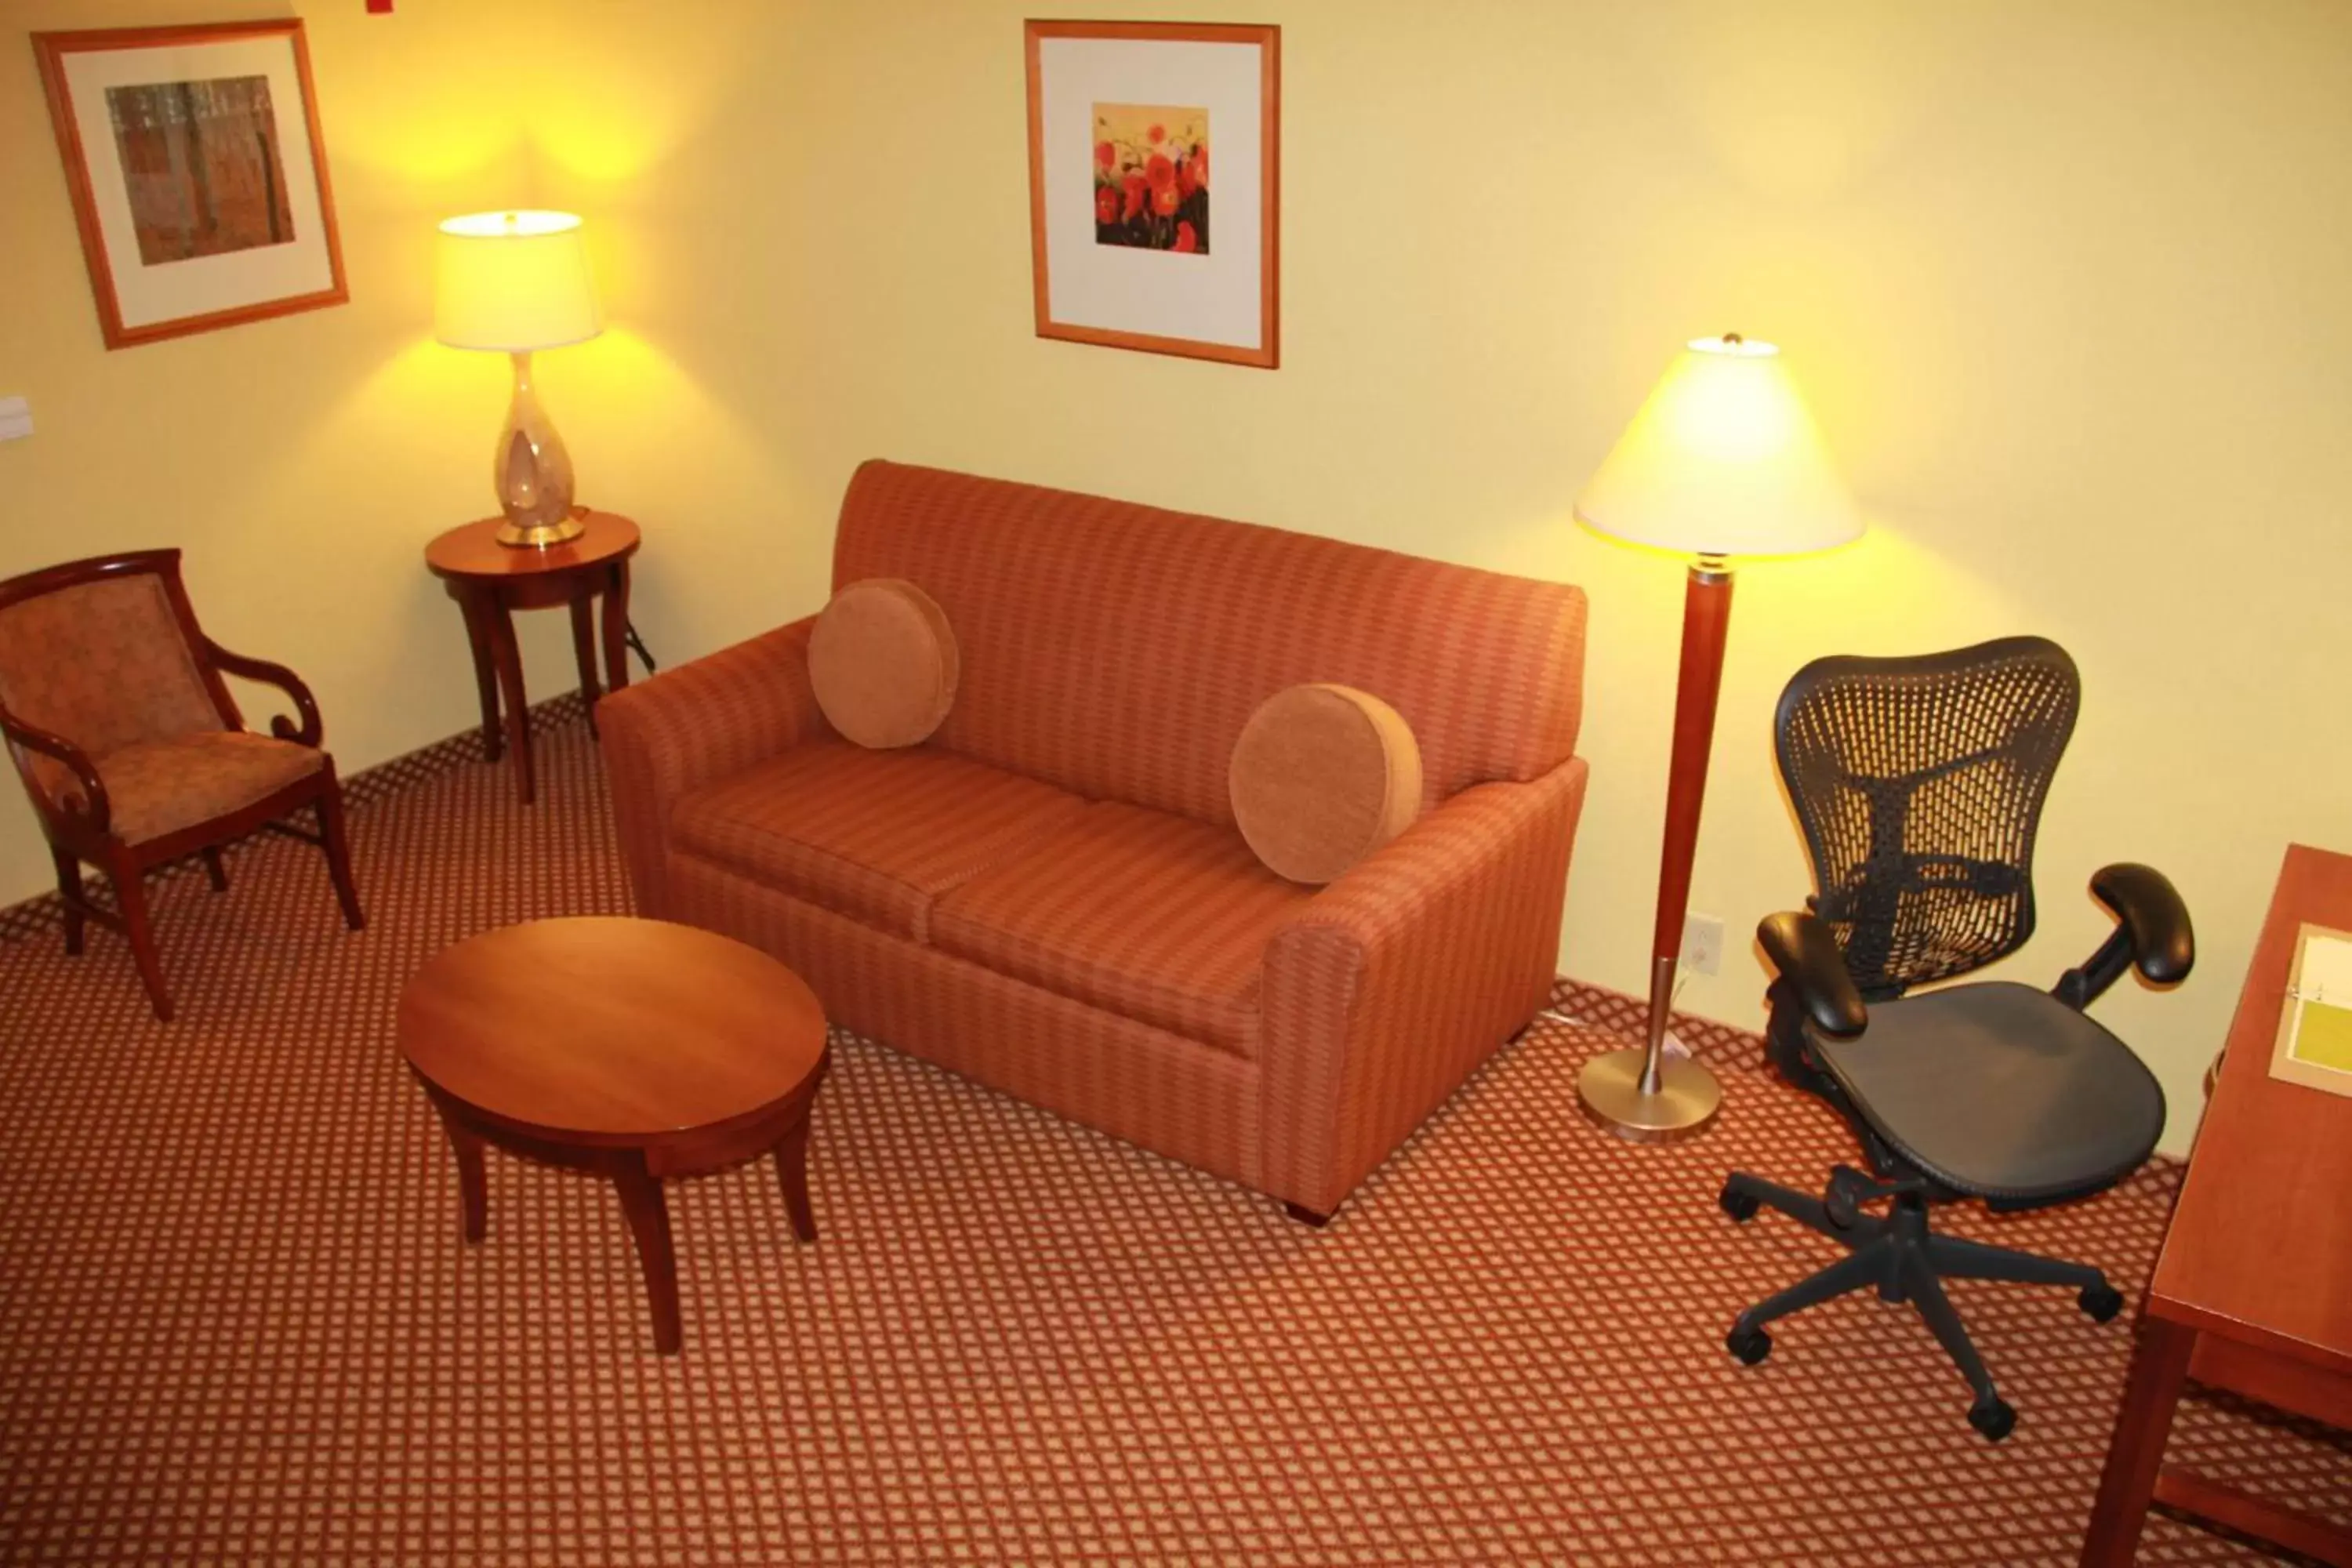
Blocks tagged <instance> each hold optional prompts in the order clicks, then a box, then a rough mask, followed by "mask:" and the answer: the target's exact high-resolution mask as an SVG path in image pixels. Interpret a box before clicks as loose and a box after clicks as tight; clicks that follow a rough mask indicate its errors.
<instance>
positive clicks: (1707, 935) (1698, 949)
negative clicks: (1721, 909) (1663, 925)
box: [1683, 915, 1723, 974]
mask: <svg viewBox="0 0 2352 1568" xmlns="http://www.w3.org/2000/svg"><path fill="white" fill-rule="evenodd" d="M1683 967H1684V968H1685V969H1687V970H1690V971H1691V972H1692V973H1696V974H1714V973H1717V972H1719V971H1720V970H1721V969H1722V968H1723V917H1722V916H1720V915H1691V916H1688V917H1686V918H1685V920H1684V921H1683Z"/></svg>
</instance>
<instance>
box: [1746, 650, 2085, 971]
mask: <svg viewBox="0 0 2352 1568" xmlns="http://www.w3.org/2000/svg"><path fill="white" fill-rule="evenodd" d="M2081 700H2082V685H2081V681H2080V680H2079V679H2078V678H2077V677H2076V675H2075V672H2074V660H2073V659H2072V658H2068V657H2067V655H2066V650H2065V649H2063V648H2062V647H2059V646H2058V645H2057V644H2055V643H2053V642H2050V641H2048V640H2046V639H2044V638H2042V637H2003V638H2000V640H1998V641H1994V642H1989V643H1980V644H1979V645H1978V646H1977V647H1967V648H1958V649H1955V650H1954V651H1952V652H1949V653H1937V654H1927V655H1922V656H1920V657H1916V658H1823V659H1816V660H1815V661H1814V662H1812V663H1811V664H1809V665H1807V666H1806V667H1805V668H1802V669H1801V670H1799V671H1798V672H1797V675H1796V678H1795V679H1792V680H1790V682H1789V687H1788V689H1787V690H1785V691H1783V692H1782V693H1781V694H1780V710H1779V713H1778V715H1777V718H1776V721H1775V722H1776V728H1777V731H1778V737H1777V749H1778V751H1779V753H1780V777H1781V779H1782V780H1783V781H1784V782H1785V783H1786V784H1787V785H1788V788H1789V796H1790V801H1791V802H1792V803H1794V805H1795V806H1796V809H1797V816H1798V820H1799V822H1800V823H1801V825H1802V826H1803V828H1804V833H1805V844H1806V847H1807V849H1808V850H1809V851H1810V852H1811V856H1812V861H1813V879H1814V882H1815V884H1816V886H1818V887H1819V889H1821V890H1820V892H1819V893H1818V894H1817V895H1816V897H1815V898H1814V899H1813V900H1811V903H1812V907H1813V909H1814V910H1815V912H1817V913H1818V914H1819V915H1820V916H1821V917H1822V920H1824V921H1827V922H1829V925H1830V927H1831V929H1832V931H1835V932H1836V934H1837V938H1838V941H1839V942H1840V944H1841V945H1842V946H1843V948H1844V950H1845V962H1846V968H1847V969H1848V970H1849V971H1850V972H1851V973H1853V979H1854V984H1855V985H1856V986H1857V987H1858V988H1859V989H1860V990H1861V992H1862V994H1863V995H1864V998H1865V999H1866V1000H1872V1001H1883V1000H1885V999H1886V998H1888V997H1892V996H1899V995H1901V994H1903V992H1904V991H1905V990H1906V989H1907V988H1908V987H1910V986H1914V985H1919V984H1925V983H1927V982H1928V981H1931V980H1940V979H1943V978H1945V977H1946V976H1948V975H1953V974H1962V973H1967V972H1968V971H1969V970H1971V969H1976V968H1979V967H1980V966H1981V965H1984V964H1987V963H1991V962H1992V961H1993V960H1995V959H1997V958H2000V957H2001V956H2003V955H2004V954H2007V953H2010V952H2015V951H2016V950H2017V949H2018V948H2019V947H2020V946H2021V945H2023V943H2024V942H2025V939H2026V938H2027V937H2029V936H2031V935H2032V934H2033V836H2034V831H2035V829H2036V827H2037V826H2039V824H2040V822H2041V819H2042V802H2043V800H2044V799H2046V798H2047V797H2048V795H2049V793H2050V781H2051V777H2052V775H2053V773H2056V772H2057V769H2058V759H2059V756H2060V755H2061V754H2062V753H2063V752H2064V751H2065V749H2066V742H2067V739H2068V737H2069V736H2071V735H2072V734H2073V733H2074V714H2075V710H2077V708H2079V707H2080V705H2081Z"/></svg>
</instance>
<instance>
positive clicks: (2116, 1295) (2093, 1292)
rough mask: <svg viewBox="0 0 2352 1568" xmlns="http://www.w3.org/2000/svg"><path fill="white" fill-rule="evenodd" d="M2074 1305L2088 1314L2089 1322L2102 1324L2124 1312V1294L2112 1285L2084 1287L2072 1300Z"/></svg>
mask: <svg viewBox="0 0 2352 1568" xmlns="http://www.w3.org/2000/svg"><path fill="white" fill-rule="evenodd" d="M2074 1305H2076V1306H2078V1307H2080V1308H2082V1309H2083V1310H2084V1311H2085V1312H2087V1313H2089V1314H2090V1317H2091V1321H2093V1322H2095V1323H2104V1322H2107V1321H2112V1320H2113V1319H2114V1317H2115V1315H2116V1313H2117V1312H2120V1311H2122V1310H2124V1293H2123V1292H2122V1291H2120V1290H2118V1289H2116V1288H2115V1287H2114V1286H2112V1285H2085V1286H2084V1287H2083V1293H2082V1294H2081V1295H2079V1296H2077V1297H2075V1298H2074Z"/></svg>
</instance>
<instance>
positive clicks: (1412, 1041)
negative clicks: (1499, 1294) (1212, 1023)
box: [1259, 758, 1589, 1214]
mask: <svg viewBox="0 0 2352 1568" xmlns="http://www.w3.org/2000/svg"><path fill="white" fill-rule="evenodd" d="M1588 773H1589V770H1588V769H1587V767H1586V765H1585V763H1584V761H1583V759H1581V758H1571V759H1570V760H1569V761H1568V762H1566V763H1562V764H1561V765H1560V766H1559V767H1557V768H1555V769H1553V770H1552V771H1551V772H1550V773H1546V774H1544V775H1543V776H1542V777H1540V778H1538V779H1535V780H1533V781H1531V782H1529V783H1526V784H1476V785H1474V786H1472V787H1471V788H1469V789H1465V790H1464V791H1463V792H1462V793H1460V794H1459V795H1454V797H1453V798H1452V799H1450V800H1448V801H1446V802H1445V803H1444V804H1443V805H1440V806H1439V807H1438V808H1437V809H1436V810H1434V811H1433V812H1431V813H1429V814H1428V815H1427V816H1424V817H1423V818H1422V819H1421V820H1420V821H1419V822H1417V823H1415V824H1414V825H1413V826H1412V827H1410V828H1408V829H1406V830H1405V831H1404V832H1403V833H1402V834H1400V835H1399V836H1398V837H1395V838H1394V839H1392V840H1391V841H1390V842H1389V843H1388V844H1387V845H1385V846H1383V847H1381V849H1380V850H1378V851H1377V852H1375V853H1374V854H1372V855H1370V857H1368V858H1366V859H1365V860H1364V861H1363V863H1362V864H1360V865H1359V866H1357V867H1356V868H1354V869H1353V870H1351V871H1349V873H1348V874H1347V875H1346V876H1344V877H1341V878H1340V879H1339V880H1338V881H1336V882H1333V883H1332V884H1331V885H1330V886H1329V887H1328V888H1326V889H1323V891H1322V892H1320V893H1318V894H1317V895H1316V896H1315V897H1314V898H1313V899H1312V900H1308V902H1307V905H1306V907H1305V908H1304V909H1302V910H1300V911H1299V913H1298V914H1297V917H1296V918H1295V919H1293V920H1292V921H1290V922H1289V923H1288V924H1287V925H1286V926H1284V927H1283V929H1282V930H1280V931H1276V933H1275V935H1274V938H1273V940H1272V942H1270V943H1269V944H1268V946H1267V949H1266V957H1265V974H1264V978H1263V981H1262V987H1263V988H1262V991H1261V994H1260V1006H1261V1008H1262V1016H1263V1025H1264V1035H1263V1038H1262V1043H1261V1050H1260V1057H1259V1070H1260V1077H1261V1084H1262V1087H1261V1089H1260V1093H1261V1095H1262V1097H1263V1100H1262V1103H1261V1107H1260V1110H1261V1118H1260V1122H1261V1126H1262V1128H1263V1138H1264V1146H1263V1152H1262V1158H1263V1162H1264V1173H1265V1181H1264V1183H1263V1185H1264V1187H1265V1190H1266V1191H1268V1192H1270V1193H1273V1194H1276V1196H1279V1197H1282V1198H1285V1199H1286V1200H1288V1201H1289V1202H1291V1203H1294V1204H1297V1205H1299V1206H1300V1207H1302V1208H1306V1209H1308V1210H1311V1211H1313V1212H1315V1213H1318V1214H1328V1213H1330V1212H1331V1211H1332V1210H1333V1209H1334V1208H1336V1207H1337V1206H1338V1205H1339V1202H1340V1200H1341V1199H1343V1198H1344V1197H1346V1196H1347V1194H1348V1193H1349V1191H1350V1190H1351V1189H1352V1188H1354V1186H1355V1185H1356V1184H1357V1183H1358V1182H1360V1181H1361V1180H1362V1179H1363V1178H1364V1176H1366V1175H1367V1174H1368V1173H1370V1172H1371V1170H1372V1169H1373V1168H1374V1167H1375V1166H1377V1165H1378V1164H1379V1163H1381V1160H1383V1159H1385V1158H1386V1157H1387V1155H1388V1153H1389V1152H1390V1151H1391V1150H1392V1149H1394V1148H1395V1147H1396V1146H1397V1144H1399V1143H1401V1142H1403V1141H1404V1139H1405V1137H1406V1136H1407V1135H1408V1134H1409V1133H1411V1132H1412V1130H1413V1129H1414V1128H1415V1127H1417V1126H1419V1125H1420V1123H1421V1121H1422V1120H1423V1118H1424V1117H1426V1116H1427V1115H1428V1114H1429V1113H1430V1111H1432V1110H1434V1109H1436V1107H1437V1106H1438V1105H1439V1104H1440V1103H1441V1102H1443V1101H1444V1099H1445V1097H1446V1096H1448V1095H1449V1094H1451V1093H1453V1092H1454V1089H1455V1088H1456V1087H1458V1086H1459V1085H1460V1084H1461V1082H1462V1080H1463V1079H1465V1078H1467V1077H1469V1075H1470V1073H1471V1072H1472V1071H1473V1070H1474V1069H1475V1068H1476V1067H1477V1066H1478V1064H1479V1063H1481V1062H1483V1061H1485V1060H1486V1058H1487V1057H1488V1056H1489V1055H1491V1054H1492V1053H1493V1052H1494V1050H1495V1049H1496V1047H1498V1046H1500V1045H1502V1044H1503V1042H1504V1041H1506V1040H1507V1039H1508V1038H1509V1037H1511V1036H1512V1035H1514V1034H1516V1033H1517V1032H1518V1030H1519V1029H1521V1028H1522V1027H1524V1026H1526V1024H1527V1022H1528V1019H1530V1018H1532V1017H1533V1016H1535V1015H1536V1014H1537V1013H1538V1012H1540V1011H1541V1010H1542V1008H1543V1006H1544V1005H1545V1004H1546V1002H1547V1001H1548V1000H1549V997H1550V994H1551V984H1552V977H1553V975H1554V973H1556V972H1557V970H1558V968H1559V926H1560V917H1561V906H1562V902H1563V900H1564V897H1565V893H1566V889H1567V885H1568V861H1569V854H1570V849H1571V848H1572V847H1574V844H1575V839H1576V825H1577V819H1578V816H1579V815H1580V813H1581V812H1582V810H1583V805H1584V787H1585V781H1586V778H1587V776H1588Z"/></svg>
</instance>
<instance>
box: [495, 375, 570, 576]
mask: <svg viewBox="0 0 2352 1568" xmlns="http://www.w3.org/2000/svg"><path fill="white" fill-rule="evenodd" d="M490 481H491V483H492V484H494V485H496V486H497V487H498V492H499V510H500V511H502V512H504V513H506V515H507V521H506V522H505V524H504V525H503V526H501V527H500V528H499V531H498V536H497V537H498V542H499V543H500V544H510V545H513V546H515V547H517V548H518V549H538V550H544V549H546V548H547V547H548V546H549V545H551V544H562V543H563V542H565V541H567V540H572V539H577V538H579V537H580V536H581V535H582V534H583V533H585V532H587V531H588V525H587V524H586V523H585V522H583V521H581V520H582V519H583V518H584V517H586V516H587V515H588V509H587V508H585V507H582V506H574V505H573V504H572V495H573V493H574V488H573V484H572V454H571V453H570V452H569V451H567V450H565V449H564V446H563V437H562V436H560V435H558V434H557V433H556V429H555V421H553V420H551V419H550V418H549V417H548V416H547V410H546V409H544V408H542V407H541V406H540V404H539V395H538V394H537V393H535V392H533V391H532V390H531V384H530V354H528V353H517V354H516V355H515V356H514V396H513V399H512V400H511V401H510V402H509V404H508V405H507V422H506V427H505V428H504V429H502V430H500V431H499V445H498V449H497V451H496V452H495V453H493V454H492V458H491V464H490Z"/></svg>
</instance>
